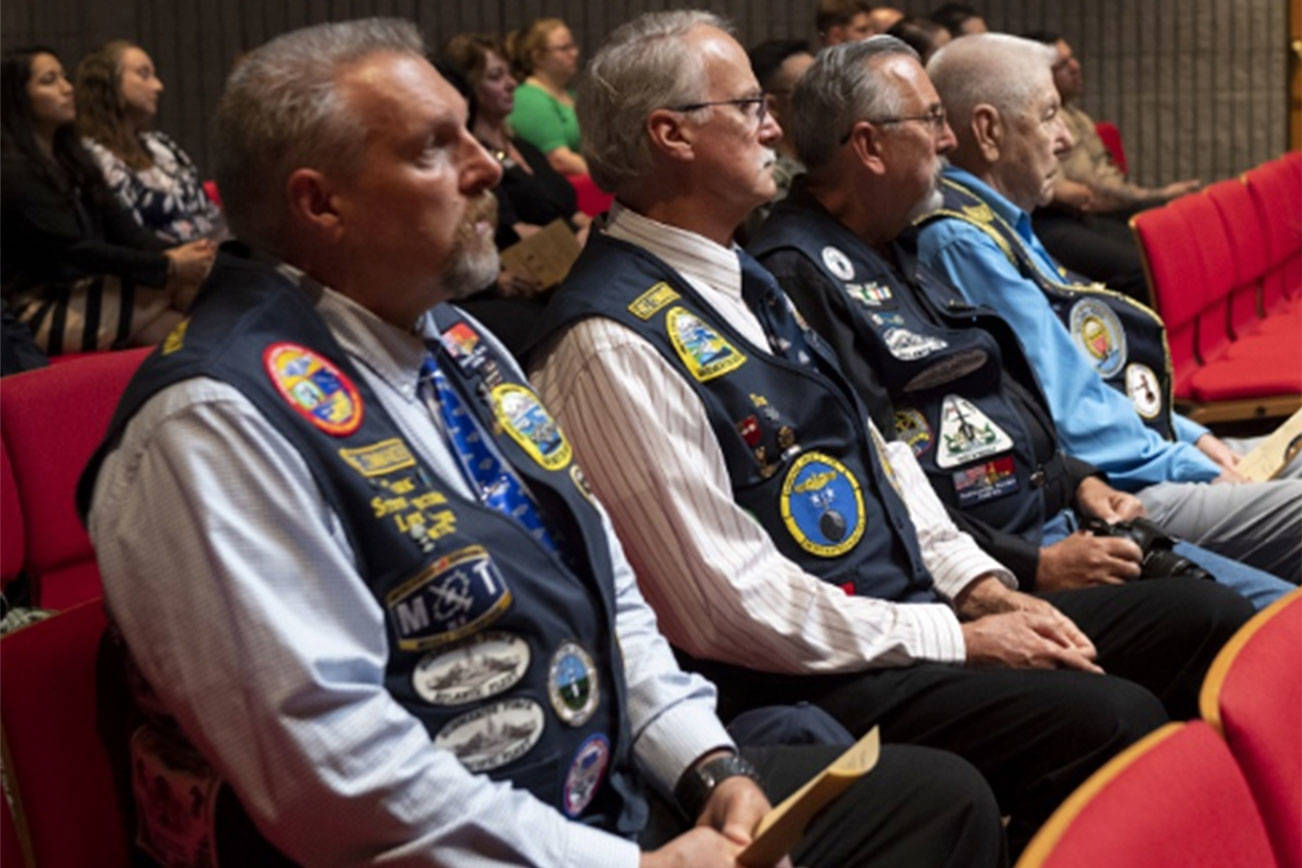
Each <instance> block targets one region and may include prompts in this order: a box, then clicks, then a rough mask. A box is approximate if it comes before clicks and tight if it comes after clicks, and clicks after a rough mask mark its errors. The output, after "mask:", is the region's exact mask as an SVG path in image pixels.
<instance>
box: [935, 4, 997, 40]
mask: <svg viewBox="0 0 1302 868" xmlns="http://www.w3.org/2000/svg"><path fill="white" fill-rule="evenodd" d="M928 17H929V18H931V20H932V21H935V22H936V23H937V24H939V25H940V26H941V27H943V28H945V29H946V30H948V31H949V35H950V36H952V37H954V38H955V39H958V38H959V37H960V36H967V35H968V34H970V33H985V32H986V30H987V27H986V20H985V19H984V18H982V17H981V13H980V12H978V11H976V9H975V8H973V7H972V6H970V5H968V4H967V3H945V4H942V5H941V6H938V7H936V9H935V10H934V11H932V13H931V15H929V16H928Z"/></svg>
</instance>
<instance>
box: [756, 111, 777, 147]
mask: <svg viewBox="0 0 1302 868" xmlns="http://www.w3.org/2000/svg"><path fill="white" fill-rule="evenodd" d="M781 139H782V126H781V125H780V124H779V123H778V119H777V118H775V117H774V116H773V112H765V113H764V120H763V121H761V122H760V125H759V140H760V144H761V145H764V146H765V147H768V146H770V145H776V144H777V143H778V142H779V141H781Z"/></svg>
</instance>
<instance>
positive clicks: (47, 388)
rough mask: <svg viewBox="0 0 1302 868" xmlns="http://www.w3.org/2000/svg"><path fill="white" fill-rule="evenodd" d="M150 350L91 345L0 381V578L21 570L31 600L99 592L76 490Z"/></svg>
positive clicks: (62, 601)
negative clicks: (104, 350) (73, 356)
mask: <svg viewBox="0 0 1302 868" xmlns="http://www.w3.org/2000/svg"><path fill="white" fill-rule="evenodd" d="M149 352H150V350H149V348H148V347H143V348H140V349H134V350H123V351H121V352H107V353H91V354H88V355H85V356H82V357H80V358H77V359H73V360H70V361H67V362H64V363H61V364H58V365H51V366H50V367H48V368H41V369H39V370H35V371H26V372H24V373H21V374H14V375H12V376H9V377H5V378H4V380H3V382H2V383H0V486H2V489H3V490H2V491H0V509H3V513H2V516H3V517H2V519H0V527H2V528H3V531H2V533H0V567H2V568H3V569H2V570H0V584H2V585H3V586H5V587H7V586H8V585H9V584H10V582H12V581H13V580H14V579H16V578H17V577H18V576H20V575H22V576H25V577H26V578H27V580H28V582H29V583H30V587H31V594H30V597H31V603H32V605H34V606H39V607H41V608H46V609H60V610H61V609H66V608H68V607H70V606H73V605H76V604H77V603H80V602H82V601H84V600H88V599H91V598H92V597H98V596H99V595H100V578H99V568H98V567H97V566H96V564H95V555H94V552H93V551H92V550H91V545H90V538H89V537H88V536H87V535H86V531H85V530H84V529H83V528H82V526H81V521H80V519H78V517H77V510H76V504H75V503H74V501H73V497H74V491H75V490H76V487H77V478H78V476H80V475H81V471H82V468H83V467H85V466H86V462H87V461H88V460H89V459H90V456H91V453H92V452H93V451H94V450H95V447H96V446H98V445H99V442H100V440H101V439H103V437H104V432H105V430H106V429H107V428H108V422H109V418H110V417H111V416H112V415H113V410H114V408H115V407H116V406H117V402H118V399H119V398H120V397H121V396H122V392H123V390H124V389H125V388H126V385H127V381H128V380H130V379H131V375H132V374H134V373H135V370H136V368H137V367H139V366H140V363H141V362H142V361H144V358H145V356H146V355H147V354H148V353H149ZM5 686H6V688H8V684H6V685H5Z"/></svg>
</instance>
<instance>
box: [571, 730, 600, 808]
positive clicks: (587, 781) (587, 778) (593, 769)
mask: <svg viewBox="0 0 1302 868" xmlns="http://www.w3.org/2000/svg"><path fill="white" fill-rule="evenodd" d="M609 763H610V742H609V741H608V740H607V739H606V737H605V736H604V735H602V734H601V733H599V732H597V733H593V734H592V735H590V736H588V737H587V739H586V740H584V742H583V744H581V745H579V749H578V751H576V752H575V754H574V761H573V762H571V763H570V770H569V771H568V772H566V773H565V791H564V795H563V797H562V798H563V800H564V804H562V806H561V807H562V809H563V810H564V811H565V816H567V817H570V818H574V817H577V816H578V815H579V814H582V813H583V809H584V808H586V807H587V806H588V805H589V804H591V802H592V797H593V796H595V795H596V794H597V787H598V786H600V785H601V778H602V775H604V774H605V772H606V766H607V765H608V764H609Z"/></svg>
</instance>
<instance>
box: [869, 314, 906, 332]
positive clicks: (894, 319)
mask: <svg viewBox="0 0 1302 868" xmlns="http://www.w3.org/2000/svg"><path fill="white" fill-rule="evenodd" d="M868 320H869V322H871V323H872V324H873V325H875V326H877V328H879V329H889V328H899V327H900V326H903V325H904V317H902V316H900V315H899V314H898V313H870V314H868Z"/></svg>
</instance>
